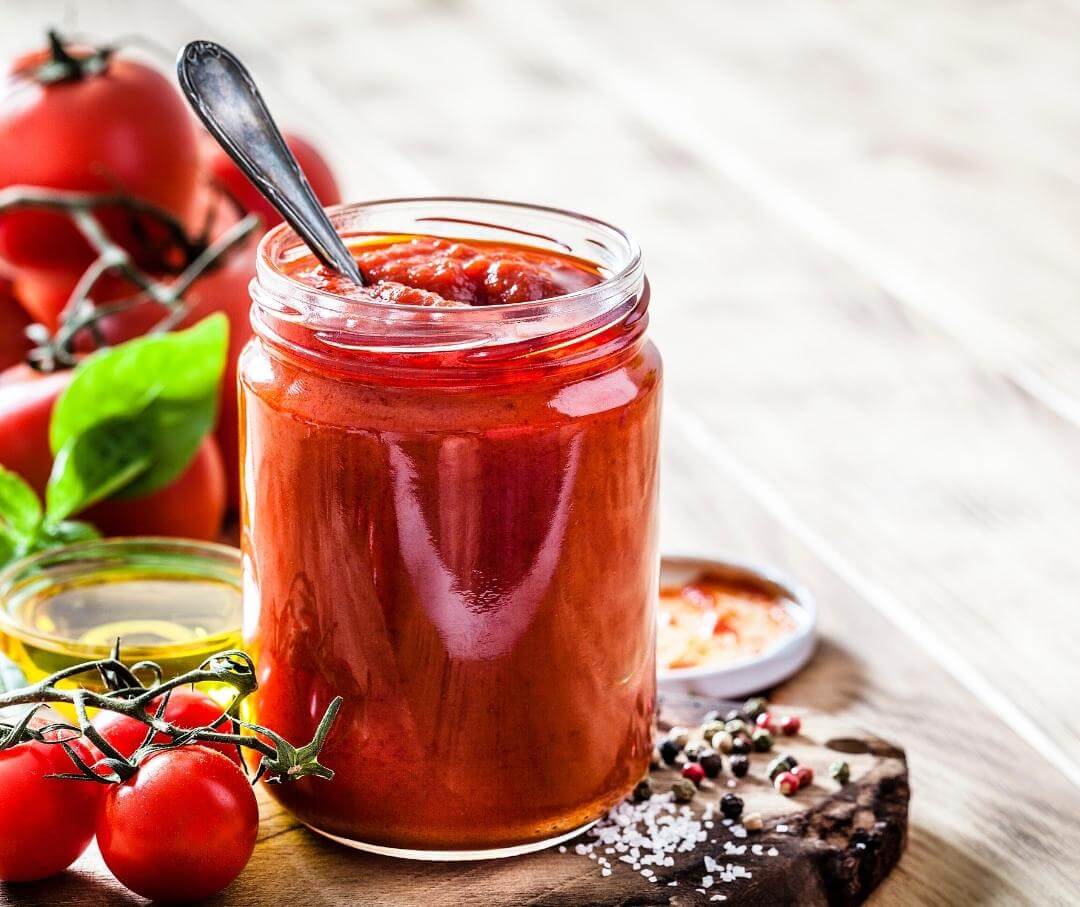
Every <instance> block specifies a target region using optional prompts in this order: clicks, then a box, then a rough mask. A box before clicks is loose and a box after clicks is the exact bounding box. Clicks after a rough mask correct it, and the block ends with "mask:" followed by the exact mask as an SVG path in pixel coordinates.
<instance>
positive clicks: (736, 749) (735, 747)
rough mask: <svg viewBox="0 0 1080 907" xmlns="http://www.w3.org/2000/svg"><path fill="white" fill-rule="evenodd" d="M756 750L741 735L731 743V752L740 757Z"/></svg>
mask: <svg viewBox="0 0 1080 907" xmlns="http://www.w3.org/2000/svg"><path fill="white" fill-rule="evenodd" d="M753 748H754V745H753V744H752V743H751V742H750V741H749V740H748V739H747V738H746V737H743V736H742V735H741V734H740V735H739V736H738V737H736V738H735V739H734V740H732V741H731V751H732V752H733V753H736V754H737V755H739V756H745V755H746V754H747V753H749V752H750V750H752V749H753Z"/></svg>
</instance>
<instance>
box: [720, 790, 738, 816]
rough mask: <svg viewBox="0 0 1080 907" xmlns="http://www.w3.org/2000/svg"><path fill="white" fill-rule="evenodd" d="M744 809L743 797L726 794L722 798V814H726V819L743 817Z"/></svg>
mask: <svg viewBox="0 0 1080 907" xmlns="http://www.w3.org/2000/svg"><path fill="white" fill-rule="evenodd" d="M742 809H743V801H742V797H737V796H735V794H724V796H722V797H721V798H720V812H722V813H723V814H724V818H725V819H738V818H739V816H741V815H742Z"/></svg>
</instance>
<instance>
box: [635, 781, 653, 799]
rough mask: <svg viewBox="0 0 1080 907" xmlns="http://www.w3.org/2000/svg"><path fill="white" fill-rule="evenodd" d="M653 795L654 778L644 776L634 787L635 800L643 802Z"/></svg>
mask: <svg viewBox="0 0 1080 907" xmlns="http://www.w3.org/2000/svg"><path fill="white" fill-rule="evenodd" d="M652 795H653V785H652V779H651V778H649V777H647V776H646V777H644V778H642V779H641V780H640V781H639V782H638V783H637V786H636V787H635V788H634V802H635V803H641V802H643V801H645V800H648V799H649V797H651V796H652Z"/></svg>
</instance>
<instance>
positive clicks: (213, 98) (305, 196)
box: [176, 41, 365, 286]
mask: <svg viewBox="0 0 1080 907" xmlns="http://www.w3.org/2000/svg"><path fill="white" fill-rule="evenodd" d="M176 73H177V76H178V77H179V79H180V87H181V89H182V90H183V92H184V95H185V96H186V97H187V99H188V103H189V104H190V105H191V107H192V109H193V110H194V111H195V113H196V114H197V115H198V117H199V119H200V120H202V121H203V124H204V125H205V126H206V128H207V129H208V130H209V131H210V134H211V135H212V136H213V137H214V138H215V139H216V140H217V142H218V144H219V145H221V147H222V148H224V149H225V151H226V153H227V154H228V155H229V157H231V158H232V159H233V160H234V161H235V162H236V166H238V167H239V168H240V169H241V170H242V171H243V172H244V175H245V176H246V177H247V178H248V179H249V180H251V182H252V184H254V186H255V188H256V189H258V190H259V192H261V193H262V194H263V196H264V197H265V198H266V200H267V201H268V202H270V204H271V205H273V206H274V208H276V209H277V210H278V211H279V212H280V213H281V216H282V217H284V218H285V220H286V221H287V222H288V224H289V226H291V227H292V228H293V229H294V230H295V231H296V232H297V233H298V234H300V238H301V239H302V240H303V241H304V242H305V243H307V245H308V247H309V248H310V249H311V251H312V252H313V253H314V254H315V257H316V258H318V259H319V261H320V262H322V263H323V264H324V265H326V267H328V268H330V269H331V270H333V271H336V272H337V273H338V274H341V275H342V276H344V277H347V278H348V279H349V280H351V281H352V282H353V283H355V284H357V285H358V286H363V285H364V283H365V281H364V278H363V275H361V273H360V268H359V267H357V264H356V261H355V259H354V258H353V257H352V255H351V254H350V253H349V250H348V249H347V248H346V246H345V243H344V242H342V241H341V237H340V236H338V233H337V230H335V229H334V226H333V224H331V223H330V218H328V217H327V216H326V212H325V211H323V209H322V205H320V204H319V200H318V199H317V198H316V197H315V193H314V192H312V191H311V186H310V185H309V184H308V181H307V178H306V177H305V176H304V173H303V171H302V170H301V169H300V165H299V164H298V163H297V162H296V158H295V157H293V154H292V152H291V151H290V150H289V146H288V145H286V144H285V140H284V139H283V138H282V137H281V131H280V130H279V129H278V127H277V124H276V123H275V122H274V118H273V117H272V116H270V111H269V110H267V109H266V102H264V101H263V99H262V95H261V94H259V89H258V88H256V87H255V82H254V80H253V79H252V78H251V74H250V73H249V72H248V71H247V69H246V68H245V67H244V64H242V63H241V62H240V61H239V60H238V59H236V57H234V56H233V55H232V54H231V53H230V52H229V51H228V50H226V49H225V48H224V47H222V46H221V45H220V44H215V43H214V42H213V41H192V42H191V43H190V44H188V45H187V47H185V48H184V49H183V50H182V51H180V55H179V56H178V57H177V60H176Z"/></svg>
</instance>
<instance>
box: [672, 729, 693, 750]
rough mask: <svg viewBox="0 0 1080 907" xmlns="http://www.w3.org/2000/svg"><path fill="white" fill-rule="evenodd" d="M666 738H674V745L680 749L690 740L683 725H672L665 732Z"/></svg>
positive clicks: (688, 733)
mask: <svg viewBox="0 0 1080 907" xmlns="http://www.w3.org/2000/svg"><path fill="white" fill-rule="evenodd" d="M667 735H668V740H674V741H675V745H676V746H678V748H679V749H682V748H683V747H684V746H686V744H687V743H689V742H690V732H689V731H688V730H687V729H686V728H684V727H673V728H672V729H671V730H670V731H668V732H667Z"/></svg>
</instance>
